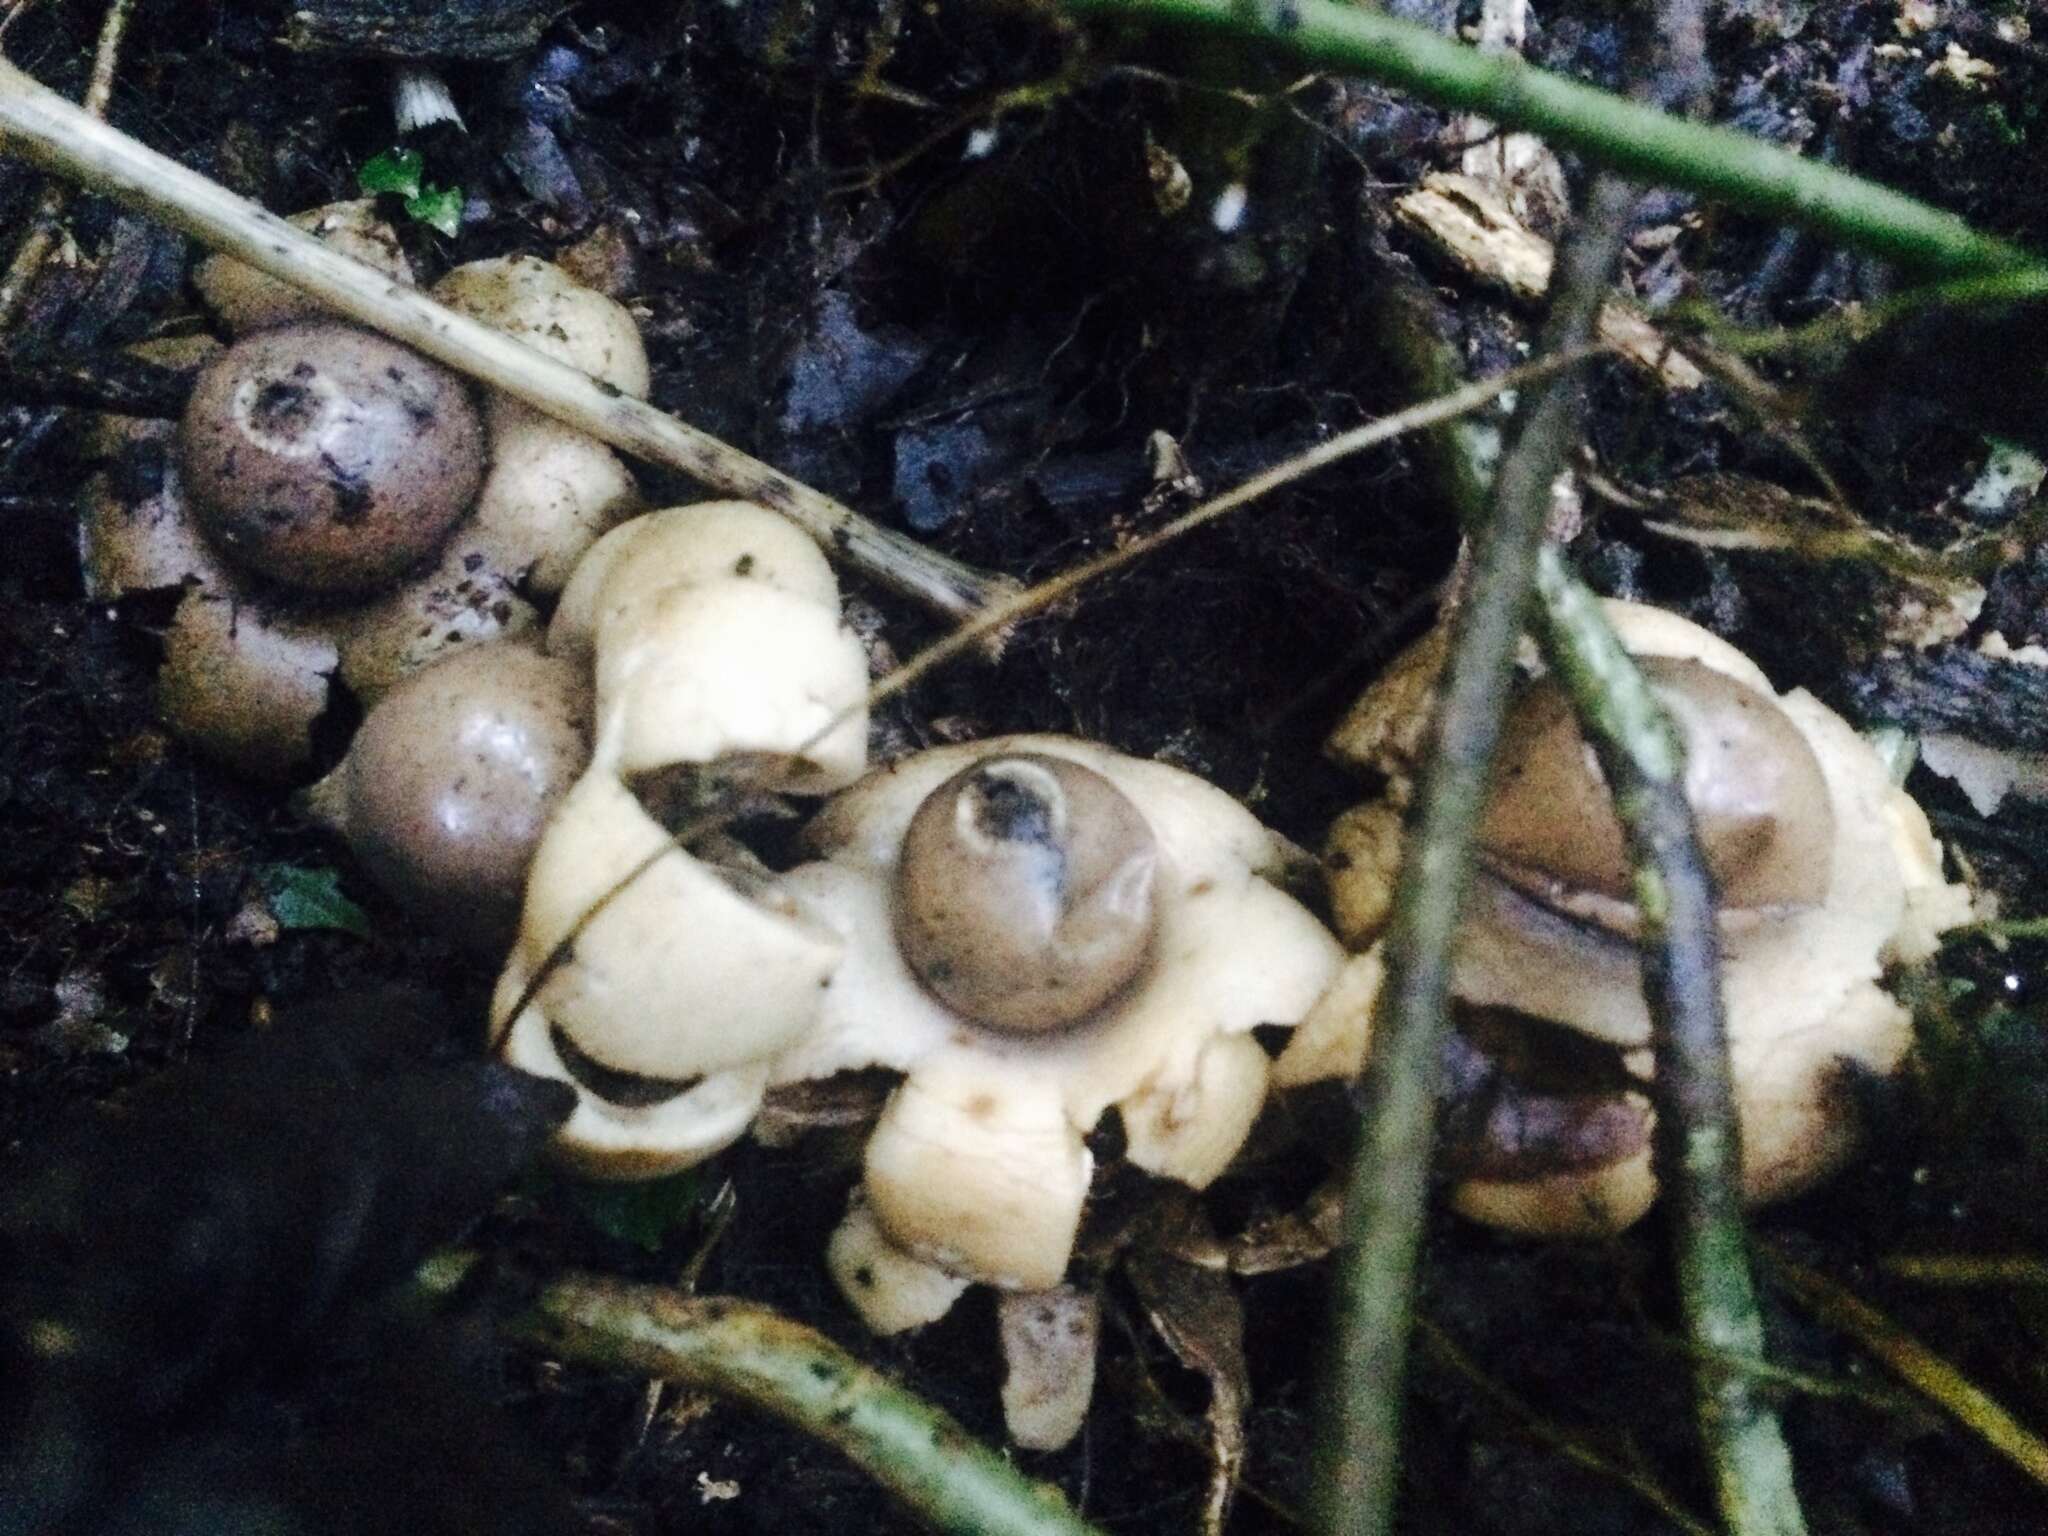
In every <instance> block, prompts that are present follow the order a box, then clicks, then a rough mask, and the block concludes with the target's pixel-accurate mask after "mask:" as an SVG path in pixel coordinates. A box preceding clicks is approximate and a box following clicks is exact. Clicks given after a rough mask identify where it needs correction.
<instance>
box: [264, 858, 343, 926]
mask: <svg viewBox="0 0 2048 1536" xmlns="http://www.w3.org/2000/svg"><path fill="white" fill-rule="evenodd" d="M256 882H257V884H258V885H259V886H260V887H261V889H262V891H263V899H264V901H265V902H267V903H268V904H269V907H270V915H271V916H272V917H274V918H276V919H277V925H278V927H280V928H285V929H294V928H333V929H338V930H339V931H340V932H342V933H352V934H354V935H355V936H356V937H357V938H360V939H367V938H368V937H369V936H370V915H369V914H368V913H367V912H365V911H364V910H363V909H362V908H361V907H359V906H357V905H356V904H355V903H354V902H352V901H350V900H349V899H348V898H347V897H346V896H344V895H342V894H341V871H340V870H337V869H307V868H303V867H301V866H300V865H297V864H264V865H260V866H258V868H257V870H256Z"/></svg>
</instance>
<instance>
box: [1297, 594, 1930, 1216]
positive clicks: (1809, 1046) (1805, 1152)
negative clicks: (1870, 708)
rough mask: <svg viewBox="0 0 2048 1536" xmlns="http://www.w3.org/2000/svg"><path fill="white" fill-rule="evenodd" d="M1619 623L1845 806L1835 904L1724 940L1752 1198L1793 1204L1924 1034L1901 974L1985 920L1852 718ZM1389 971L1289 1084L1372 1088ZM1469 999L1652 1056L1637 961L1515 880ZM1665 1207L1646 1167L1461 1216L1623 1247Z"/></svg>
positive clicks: (1471, 953)
mask: <svg viewBox="0 0 2048 1536" xmlns="http://www.w3.org/2000/svg"><path fill="white" fill-rule="evenodd" d="M1604 606H1605V608H1606V611H1607V616H1608V619H1609V621H1610V622H1611V623H1613V625H1614V627H1615V629H1616V631H1617V633H1618V634H1619V635H1620V637H1621V639H1622V641H1623V643H1624V644H1625V645H1626V646H1627V647H1628V648H1629V650H1630V651H1632V652H1634V653H1635V654H1637V655H1642V656H1672V657H1679V658H1689V659H1693V660H1697V661H1700V662H1702V663H1704V664H1705V665H1707V666H1709V667H1712V668H1714V669H1715V670H1716V671H1719V672H1722V673H1724V674H1725V675H1727V676H1729V677H1732V678H1734V679H1736V680H1737V681H1739V682H1742V683H1744V684H1745V685H1746V686H1749V687H1751V688H1754V689H1756V690H1757V691H1758V692H1759V693H1760V694H1762V695H1764V696H1765V697H1767V698H1771V699H1773V700H1775V701H1776V702H1777V704H1778V706H1779V707H1780V708H1782V709H1783V710H1784V712H1785V714H1786V716H1787V717H1788V718H1789V719H1790V720H1791V721H1792V723H1793V724H1794V725H1795V726H1797V727H1798V729H1799V731H1800V733H1801V734H1802V735H1803V736H1804V737H1805V738H1806V741H1807V743H1808V745H1809V746H1811V747H1812V749H1813V752H1814V755H1815V757H1816V758H1817V759H1818V761H1819V764H1820V767H1821V772H1822V774H1823V776H1824V778H1825V780H1826V783H1827V788H1828V793H1829V796H1830V799H1831V800H1832V802H1833V805H1834V811H1835V817H1834V820H1835V842H1834V847H1833V850H1832V862H1831V867H1830V870H1829V878H1828V886H1827V894H1826V897H1825V899H1824V900H1823V901H1822V902H1821V903H1820V904H1819V905H1817V906H1814V907H1810V908H1805V909H1799V910H1791V911H1774V912H1763V913H1758V914H1745V918H1747V919H1752V920H1745V921H1742V922H1739V923H1730V924H1726V925H1724V934H1723V952H1724V962H1723V967H1722V996H1723V1005H1724V1009H1725V1012H1726V1016H1727V1023H1728V1043H1729V1054H1730V1063H1731V1067H1732V1069H1733V1074H1734V1079H1735V1088H1736V1100H1737V1108H1738V1111H1739V1113H1740V1116H1741V1128H1742V1136H1743V1183H1744V1190H1745V1194H1746V1195H1747V1197H1748V1198H1749V1199H1750V1200H1751V1201H1753V1202H1759V1203H1760V1202H1764V1201H1769V1200H1777V1199H1783V1198H1786V1197H1788V1196H1790V1195H1793V1194H1797V1193H1799V1192H1800V1191H1802V1190H1804V1189H1806V1188H1809V1187H1810V1186H1812V1185H1813V1184H1814V1183H1816V1182H1818V1181H1819V1180H1821V1179H1822V1178H1824V1177H1826V1176H1827V1175H1828V1174H1829V1173H1831V1172H1833V1171H1834V1169H1836V1168H1837V1167H1839V1166H1840V1164H1841V1163H1842V1161H1843V1160H1844V1159H1845V1158H1846V1157H1847V1156H1848V1154H1849V1152H1850V1150H1851V1148H1852V1145H1853V1141H1854V1138H1855V1117H1854V1114H1853V1112H1852V1109H1851V1106H1850V1105H1849V1104H1848V1103H1847V1102H1846V1100H1845V1098H1844V1096H1843V1093H1842V1091H1841V1088H1842V1085H1841V1081H1840V1079H1841V1074H1842V1071H1843V1069H1844V1068H1845V1067H1847V1066H1849V1065H1852V1064H1853V1065H1854V1066H1859V1067H1862V1068H1864V1069H1867V1070H1869V1071H1872V1072H1877V1073H1889V1072H1892V1071H1894V1070H1896V1068H1897V1067H1898V1065H1899V1063H1900V1062H1901V1060H1902V1059H1903V1058H1904V1056H1905V1053H1906V1050H1907V1048H1908V1046H1909V1045H1910V1043H1911V1029H1910V1019H1909V1016H1908V1014H1907V1012H1906V1010H1905V1009H1904V1008H1903V1007H1902V1006H1900V1004H1899V1003H1898V1002H1897V1001H1896V1000H1895V999H1893V998H1892V996H1891V995H1890V994H1889V993H1888V992H1886V991H1885V990H1884V988H1883V986H1882V985H1881V979H1882V975H1883V972H1884V970H1885V968H1886V967H1887V966H1889V965H1891V964H1894V963H1899V962H1911V961H1914V960H1918V959H1923V958H1925V957H1926V956H1927V955H1928V954H1930V953H1931V952H1932V951H1933V948H1934V946H1935V944H1936V943H1937V936H1938V935H1939V933H1940V932H1941V931H1942V930H1943V929H1945V928H1948V927H1952V926H1954V925H1955V924H1957V923H1959V922H1962V921H1965V920H1967V918H1968V916H1969V899H1968V894H1967V892H1965V891H1964V890H1963V889H1962V888H1961V887H1959V886H1955V885H1951V884H1949V883H1947V882H1946V881H1945V880H1944V879H1943V878H1942V874H1941V850H1940V847H1939V845H1938V844H1937V843H1936V842H1935V840H1934V838H1933V835H1932V833H1931V832H1930V831H1929V829H1928V826H1927V821H1926V817H1925V816H1924V815H1923V814H1922V813H1921V811H1920V808H1919V807H1918V806H1917V805H1916V804H1915V803H1914V802H1913V800H1912V799H1911V797H1910V796H1908V795H1907V794H1906V793H1905V792H1904V791H1903V790H1900V789H1898V788H1897V787H1896V786H1894V785H1893V784H1892V782H1891V780H1890V778H1889V777H1888V775H1887V774H1886V772H1885V768H1884V765H1883V763H1882V762H1881V761H1880V760H1879V758H1878V757H1877V755H1876V753H1875V752H1873V751H1872V750H1871V749H1870V747H1869V746H1868V745H1867V744H1866V743H1865V742H1864V741H1863V740H1862V738H1861V737H1859V736H1858V735H1857V734H1856V732H1855V731H1854V730H1852V729H1851V728H1850V727H1849V725H1848V724H1847V723H1846V722H1845V721H1843V720H1842V719H1841V717H1840V716H1838V715H1836V714H1835V713H1834V712H1833V711H1832V710H1830V709H1828V708H1827V707H1826V706H1825V705H1823V704H1822V703H1820V702H1819V701H1818V700H1817V699H1814V698H1813V697H1812V696H1811V695H1809V694H1807V693H1805V692H1803V691H1800V692H1795V693H1792V694H1789V695H1784V696H1780V695H1778V694H1776V693H1775V692H1774V691H1773V690H1772V689H1771V686H1770V683H1769V681H1768V679H1766V678H1765V677H1764V675H1763V673H1762V672H1761V671H1760V670H1759V669H1758V668H1757V666H1756V665H1755V663H1753V662H1752V661H1750V660H1749V659H1748V658H1747V657H1746V656H1744V655H1742V654H1741V653H1740V652H1739V651H1737V650H1735V649H1734V648H1733V647H1732V646H1730V645H1728V644H1727V643H1726V642H1724V641H1722V640H1720V639H1718V638H1717V637H1715V636H1713V635H1711V634H1709V633H1708V632H1707V631H1705V630H1703V629H1701V628H1699V627H1698V626H1696V625H1693V624H1691V623H1689V622H1688V621H1686V620H1684V619H1681V618H1679V617H1677V616H1676V615H1674V614H1670V613H1666V612H1664V611H1662V610H1660V609H1655V608H1649V607H1645V606H1642V605H1639V604H1633V603H1623V602H1616V601H1610V602H1608V603H1606V604H1605V605H1604ZM1361 867H1363V866H1361ZM1338 878H1343V874H1341V873H1340V875H1339V877H1338ZM1378 953H1379V952H1378V948H1377V946H1375V947H1374V948H1373V949H1371V950H1369V951H1368V952H1367V953H1366V955H1364V956H1362V957H1360V959H1358V960H1355V961H1354V962H1352V969H1351V971H1350V973H1349V974H1348V976H1347V980H1348V981H1349V982H1350V985H1349V987H1348V988H1347V989H1346V990H1347V992H1348V996H1347V997H1346V998H1345V999H1344V1002H1343V1005H1342V1006H1334V1005H1333V1006H1327V1007H1325V1008H1322V1009H1319V1010H1318V1011H1317V1013H1316V1014H1315V1015H1314V1016H1313V1017H1312V1019H1311V1020H1310V1021H1309V1023H1308V1025H1306V1026H1305V1027H1304V1028H1302V1029H1300V1030H1297V1031H1296V1032H1295V1036H1294V1038H1293V1039H1292V1040H1291V1041H1290V1042H1289V1045H1288V1049H1287V1051H1286V1052H1285V1053H1284V1054H1283V1055H1282V1057H1281V1058H1280V1060H1279V1061H1278V1062H1277V1063H1276V1064H1275V1069H1274V1076H1275V1079H1276V1080H1277V1081H1279V1082H1281V1083H1284V1084H1293V1083H1300V1082H1307V1081H1312V1080H1314V1079H1317V1078H1321V1077H1336V1076H1349V1075H1352V1074H1355V1073H1356V1072H1357V1071H1358V1070H1360V1068H1361V1067H1362V1066H1363V1063H1364V1058H1365V1052H1366V1049H1367V1044H1368V1039H1369V1032H1370V1015H1371V1009H1372V1005H1373V1002H1374V1001H1375V999H1376V997H1377V993H1378V980H1379V975H1378ZM1453 990H1454V994H1455V995H1456V996H1457V997H1458V998H1459V999H1461V1000H1463V1001H1466V1002H1470V1003H1474V1004H1480V1005H1487V1004H1492V1005H1498V1006H1501V1007H1508V1008H1513V1009H1516V1010H1519V1011H1521V1012H1523V1013H1528V1014H1532V1015H1535V1016H1537V1017H1541V1018H1545V1019H1551V1020H1555V1021H1557V1022H1559V1023H1563V1024H1568V1025H1570V1026H1572V1027H1574V1028H1577V1029H1580V1030H1583V1031H1584V1032H1586V1033H1587V1034H1590V1035H1593V1036H1595V1037H1596V1038H1599V1039H1602V1040H1606V1041H1610V1042H1612V1043H1614V1044H1616V1045H1619V1046H1623V1047H1640V1046H1642V1045H1644V1044H1645V1043H1647V1041H1648V1039H1649V1033H1650V1021H1649V1016H1648V1013H1647V1011H1646V1009H1645V1006H1644V1003H1643V996H1642V980H1641V972H1640V968H1639V966H1638V962H1637V959H1636V952H1635V949H1634V946H1633V945H1631V944H1629V943H1628V942H1626V941H1624V940H1620V939H1616V938H1613V937H1611V936H1608V935H1604V934H1596V933H1594V932H1593V931H1592V930H1590V929H1589V928H1587V927H1585V926H1581V925H1577V924H1572V923H1567V922H1565V921H1564V920H1562V919H1560V918H1558V917H1556V916H1555V915H1553V914H1551V913H1549V912H1547V911H1546V910H1544V909H1543V908H1541V907H1539V906H1537V905H1536V904H1534V903H1533V902H1531V901H1529V900H1528V899H1527V898H1526V897H1524V896H1522V895H1521V894H1519V893H1517V892H1516V891H1515V890H1513V889H1512V888H1511V887H1509V886H1508V885H1506V884H1504V883H1502V882H1500V881H1498V880H1494V879H1488V878H1482V879H1481V880H1479V881H1478V882H1477V883H1476V885H1475V888H1474V892H1473V898H1472V910H1471V912H1470V913H1469V915H1468V916H1467V918H1466V922H1465V926H1464V928H1463V930H1462V932H1461V935H1460V942H1459V948H1458V955H1457V967H1456V972H1455V977H1454V981H1453ZM1655 1191H1656V1186H1655V1181H1654V1180H1653V1179H1652V1178H1651V1176H1650V1171H1649V1154H1648V1152H1647V1151H1645V1152H1643V1153H1642V1154H1640V1155H1639V1156H1638V1157H1636V1158H1633V1159H1631V1160H1630V1161H1628V1162H1625V1163H1621V1164H1617V1165H1615V1166H1612V1167H1609V1168H1606V1169H1601V1170H1596V1171H1594V1172H1591V1173H1580V1174H1571V1175H1558V1176H1555V1177H1551V1178H1546V1179H1538V1180H1531V1181H1526V1182H1514V1183H1509V1182H1488V1181H1480V1180H1472V1181H1467V1182H1466V1183H1464V1184H1463V1185H1461V1186H1459V1187H1458V1189H1457V1190H1456V1191H1455V1192H1454V1194H1453V1200H1454V1203H1455V1204H1456V1205H1457V1206H1458V1207H1459V1208H1460V1209H1461V1210H1463V1211H1465V1212H1466V1213H1467V1214H1469V1215H1472V1216H1474V1217H1476V1218H1477V1219H1479V1220H1482V1221H1486V1222H1488V1223H1490V1224H1492V1225H1496V1226H1502V1227H1508V1228H1513V1229H1517V1230H1523V1231H1531V1232H1607V1231H1614V1230H1618V1229H1619V1228H1621V1227H1625V1226H1627V1225H1628V1224H1629V1223H1630V1222H1633V1221H1634V1220H1636V1219H1637V1218H1638V1217H1640V1216H1641V1215H1642V1214H1643V1212H1644V1211H1646V1210H1647V1209H1648V1208H1649V1206H1650V1203H1651V1201H1652V1200H1653V1199H1654V1197H1655Z"/></svg>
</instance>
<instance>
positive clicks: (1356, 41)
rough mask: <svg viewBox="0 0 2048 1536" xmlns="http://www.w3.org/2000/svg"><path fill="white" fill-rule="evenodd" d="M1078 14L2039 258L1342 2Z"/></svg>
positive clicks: (1880, 251)
mask: <svg viewBox="0 0 2048 1536" xmlns="http://www.w3.org/2000/svg"><path fill="white" fill-rule="evenodd" d="M1064 4H1065V6H1066V8H1067V9H1068V10H1069V11H1072V12H1073V13H1075V14H1076V15H1080V16H1089V17H1094V18H1098V19H1102V20H1124V21H1141V22H1149V23H1154V24H1157V25H1160V26H1165V27H1181V28H1200V29H1206V30H1212V31H1216V30H1220V31H1224V32H1228V33H1233V34H1235V35H1237V36H1239V37H1243V38H1247V39H1252V40H1256V41H1259V42H1264V43H1268V44H1271V45H1273V46H1275V47H1278V48H1283V49H1285V50H1287V51H1288V52H1290V53H1292V54H1294V55H1296V56H1297V57H1299V58H1301V59H1304V60H1306V61H1307V62H1309V63H1311V64H1313V65H1316V66H1318V67H1320V68H1324V69H1330V70H1336V71H1341V72H1346V73H1351V74H1360V75H1368V76H1371V77H1372V78H1374V79H1377V80H1384V81H1386V82H1388V83H1389V84H1391V85H1397V86H1401V87H1402V88H1404V89H1406V90H1410V91H1413V92H1414V93H1415V94H1416V95H1417V96H1420V97H1422V98H1423V99H1424V100H1426V101H1432V102H1435V103H1436V104H1437V105H1439V106H1444V107H1453V108H1457V109H1460V110H1463V111H1472V112H1480V113H1483V114H1485V115H1486V116H1487V117H1489V118H1491V119H1493V120H1494V121H1495V122H1497V123H1499V124H1501V125H1503V126H1504V127H1508V128H1519V129H1525V130H1527V131H1529V132H1532V133H1539V134H1541V135H1543V137H1544V138H1546V139H1548V140H1549V141H1550V142H1551V143H1552V144H1553V145H1555V146H1557V147H1559V148H1564V149H1574V150H1577V151H1579V152H1580V153H1581V154H1584V155H1585V156H1587V157H1588V158H1589V159H1591V160H1593V161H1595V162H1597V163H1598V164H1601V165H1603V166H1606V167H1607V168H1608V169H1610V170H1614V171H1618V172H1620V173H1622V174H1624V175H1627V176H1631V177H1634V178H1636V179H1638V180H1641V181H1646V182H1653V183H1657V184H1659V185H1665V186H1674V187H1685V188H1687V189H1689V190H1691V191H1694V192H1698V193H1700V194H1701V195H1703V196H1706V197H1711V198H1714V199H1715V200H1717V201H1720V202H1723V203H1726V204H1728V205H1729V206H1730V207H1733V208H1739V209H1741V210H1742V211H1744V212H1746V213H1752V214H1756V215H1757V216H1759V217H1761V218H1766V219H1772V220H1776V221H1778V222H1781V223H1785V224H1794V225H1798V226H1800V227H1802V228H1806V229H1811V230H1815V231H1817V232H1819V233H1821V234H1825V235H1828V236H1831V237H1832V238H1834V239H1837V240H1840V241H1842V242H1843V243H1844V244H1847V245H1851V246H1855V247H1857V248H1858V249H1860V250H1866V251H1870V252H1873V253H1874V254H1877V255H1880V256H1886V257H1890V258H1891V259H1893V260H1895V261H1898V262H1900V263H1901V264H1903V265H1905V266H1908V267H1911V268H1913V269H1915V270H1917V271H1920V272H1923V273H1925V274H1927V275H1929V276H1946V277H1960V276H1967V275H1970V274H1974V273H1984V272H1992V271H1999V270H2003V269H2008V268H2019V267H2027V268H2040V267H2042V266H2043V265H2044V263H2042V262H2041V261H2040V259H2039V258H2037V257H2034V256H2032V255H2030V254H2029V253H2028V252H2026V251H2023V250H2021V249H2020V248H2018V247H2017V246H2013V245H2010V244H2008V243H2006V242H2005V241H2002V240H1997V239H1994V238H1993V237H1991V236H1989V235H1985V234H1981V233H1979V232H1978V231H1977V230H1975V229H1973V228H1972V227H1971V226H1970V225H1969V223H1968V222H1967V221H1965V220H1963V219H1960V218H1958V217H1956V216H1955V215H1954V214H1952V213H1944V212H1942V211H1941V210H1939V209H1936V208H1930V207H1929V206H1928V205H1927V204H1925V203H1922V202H1920V201H1918V200H1916V199H1914V198H1910V197H1907V196H1906V195H1904V194H1903V193H1900V192H1894V191H1892V190H1891V189H1890V188H1888V187H1883V186H1879V185H1878V184H1877V183H1876V182H1872V181H1866V180H1864V179H1863V178H1862V177H1860V176H1852V175H1850V174H1848V173H1847V172H1845V171H1839V170H1836V169H1834V168H1833V167H1831V166H1827V165H1823V164H1821V163H1819V162H1818V161H1813V160H1804V159H1801V158H1800V157H1799V156H1798V155H1796V154H1793V153H1792V152H1791V151H1789V150H1785V149H1780V148H1779V147H1778V146H1777V145H1775V144H1767V143H1765V142H1764V141H1763V140H1761V139H1756V138H1752V137H1750V136H1749V135H1748V134H1744V133H1738V132H1736V131H1735V130H1733V129H1729V128H1717V127H1712V126H1709V125H1706V124H1701V123H1691V122H1687V121H1686V120H1685V119H1684V118H1681V117H1676V116H1672V115H1670V114H1668V113H1665V112H1660V111H1658V110H1657V109H1656V108H1654V107H1650V106H1645V105H1642V104H1640V103H1637V102H1634V101H1630V100H1629V99H1627V98H1626V97H1622V96H1616V95H1613V94H1611V93H1609V92H1607V91H1603V90H1600V89H1598V88H1596V87H1594V86H1590V85H1582V84H1580V83H1578V82H1577V81H1574V80H1568V79H1566V78H1564V77H1563V76H1561V75H1553V74H1549V73H1546V72H1545V71H1543V70H1540V69H1535V68H1532V67H1530V66H1529V65H1528V64H1526V63H1524V62H1523V61H1522V60H1521V59H1520V58H1519V57H1518V56H1516V55H1513V54H1487V53H1481V52H1479V51H1478V50H1477V49H1476V48H1471V47H1468V46H1467V45H1465V44H1463V43H1459V42H1455V41H1453V40H1452V39H1450V38H1447V37H1443V36H1440V35H1439V34H1438V33H1436V32H1433V31H1431V30H1430V29H1429V28H1427V27H1424V26H1420V25H1418V24H1416V23H1414V22H1408V21H1402V20H1400V19H1398V18H1397V17H1393V16H1390V15H1388V14H1386V12H1384V11H1382V10H1379V9H1378V8H1376V7H1372V6H1367V5H1351V4H1344V3H1340V0H1064Z"/></svg>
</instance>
